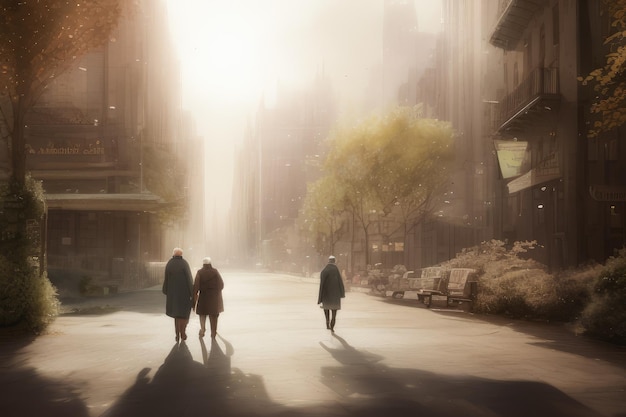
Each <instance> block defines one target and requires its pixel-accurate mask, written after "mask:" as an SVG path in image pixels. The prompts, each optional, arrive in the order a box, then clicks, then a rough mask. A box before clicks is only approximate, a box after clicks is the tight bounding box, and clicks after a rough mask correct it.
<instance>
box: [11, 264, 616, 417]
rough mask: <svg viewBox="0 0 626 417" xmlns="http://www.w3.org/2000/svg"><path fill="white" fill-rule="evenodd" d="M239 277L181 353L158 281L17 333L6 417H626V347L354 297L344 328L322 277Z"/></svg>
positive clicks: (553, 329)
mask: <svg viewBox="0 0 626 417" xmlns="http://www.w3.org/2000/svg"><path fill="white" fill-rule="evenodd" d="M225 280H226V284H227V288H226V290H225V303H226V312H225V313H224V314H223V316H220V329H219V337H218V338H217V339H216V340H215V341H212V340H211V339H210V338H208V337H205V338H204V339H201V338H198V336H197V332H198V322H197V318H195V317H194V316H193V315H192V320H191V322H190V325H189V328H188V334H189V338H188V340H187V341H186V342H185V343H181V344H176V343H175V342H174V337H173V336H174V334H173V323H172V321H171V319H170V318H168V317H166V316H164V314H163V308H164V297H163V295H162V294H161V292H160V287H158V286H156V287H153V288H149V289H146V290H142V291H137V292H133V293H122V294H117V295H115V296H109V297H106V298H102V299H90V300H76V301H75V302H74V303H73V304H71V305H68V307H71V309H75V310H74V311H76V312H77V313H73V314H66V315H62V316H60V317H59V318H58V319H57V320H56V322H55V323H54V324H53V326H52V327H51V328H50V331H49V332H48V333H47V334H45V335H42V336H39V337H37V338H27V339H18V340H11V339H8V340H7V339H3V340H2V342H1V344H0V364H2V365H1V367H0V370H1V372H0V415H2V417H18V416H19V417H21V416H37V417H40V416H42V417H47V416H64V417H65V416H69V417H117V416H120V417H122V416H129V417H141V416H150V417H157V416H164V417H165V416H176V417H179V416H197V415H203V416H241V417H244V416H246V417H247V416H284V417H287V416H302V417H303V416H331V417H335V416H337V417H339V416H342V417H357V416H358V417H361V416H366V417H368V416H372V417H373V416H390V417H396V416H400V417H404V416H406V417H408V416H411V417H414V416H428V417H429V416H433V417H452V416H454V417H458V416H463V417H495V416H506V417H528V416H532V417H544V416H545V417H624V416H626V351H625V350H624V349H620V348H617V347H614V346H610V345H605V344H602V343H597V342H594V341H590V340H587V339H584V338H580V337H576V336H574V335H572V334H571V333H569V332H567V331H565V329H563V328H562V327H559V326H551V325H540V324H536V323H525V322H513V321H509V320H506V319H502V318H497V317H496V318H490V319H489V320H485V319H484V318H478V317H476V316H473V315H470V314H465V313H458V312H457V313H450V312H447V313H444V312H437V311H431V310H428V309H425V308H417V307H410V306H406V305H399V304H395V303H390V302H388V301H387V300H385V299H383V298H380V297H373V296H370V295H367V294H363V293H358V292H354V293H352V292H351V293H349V294H347V297H346V299H345V305H344V308H343V309H342V310H341V312H340V314H339V320H338V326H337V329H336V333H335V334H334V335H333V334H331V333H330V332H329V331H328V330H326V329H325V328H323V320H322V315H321V313H320V311H319V308H317V306H316V305H315V298H316V290H317V287H316V284H317V281H315V282H313V281H312V282H307V281H300V280H298V279H294V278H293V277H291V278H289V277H286V276H280V275H273V274H267V275H263V276H258V274H257V275H245V274H238V275H236V276H235V275H228V274H225ZM98 304H100V305H98ZM71 309H70V310H71Z"/></svg>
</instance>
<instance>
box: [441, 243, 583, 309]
mask: <svg viewBox="0 0 626 417" xmlns="http://www.w3.org/2000/svg"><path fill="white" fill-rule="evenodd" d="M535 245H536V242H534V241H523V242H515V243H513V245H512V246H511V247H510V248H507V246H506V244H505V243H504V242H502V241H499V240H491V241H488V242H483V243H482V244H480V245H478V246H475V247H472V248H469V249H464V250H463V251H462V252H461V253H459V254H458V255H457V256H456V257H455V258H454V259H451V260H450V261H448V262H446V263H444V264H443V266H445V267H448V268H473V269H475V270H477V271H478V275H479V290H478V295H477V299H476V302H475V305H474V311H475V312H477V313H483V314H503V315H507V316H511V317H516V318H527V319H542V320H557V321H571V320H574V319H576V318H578V317H579V316H580V313H581V311H582V309H583V307H584V305H585V304H586V302H587V300H588V299H589V294H590V285H589V283H590V282H591V281H592V279H593V276H594V275H593V274H594V272H593V271H594V270H593V269H592V268H591V269H588V270H586V271H585V272H584V273H583V272H577V273H573V272H572V271H569V272H568V273H563V274H560V275H557V276H553V275H552V274H550V273H549V272H548V271H547V270H546V267H545V265H543V264H541V263H539V262H537V261H535V260H533V259H530V258H527V257H526V253H528V252H529V251H532V250H533V249H534V248H535Z"/></svg>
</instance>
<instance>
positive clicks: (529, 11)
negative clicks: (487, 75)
mask: <svg viewBox="0 0 626 417" xmlns="http://www.w3.org/2000/svg"><path fill="white" fill-rule="evenodd" d="M542 7H545V2H544V1H543V0H501V1H500V13H501V14H500V18H499V19H498V22H497V23H496V26H495V28H494V29H493V31H492V32H491V39H490V40H489V42H491V44H492V45H494V46H495V47H497V48H502V49H505V50H509V51H510V50H513V49H515V47H516V46H517V44H518V42H519V41H520V40H521V39H522V36H523V35H524V31H525V30H526V28H527V27H528V24H529V22H530V20H531V19H532V17H533V15H534V14H535V13H536V12H537V11H538V10H539V9H540V8H542Z"/></svg>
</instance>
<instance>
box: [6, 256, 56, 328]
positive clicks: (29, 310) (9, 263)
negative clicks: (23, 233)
mask: <svg viewBox="0 0 626 417" xmlns="http://www.w3.org/2000/svg"><path fill="white" fill-rule="evenodd" d="M0 288H2V292H0V326H3V327H4V326H13V325H17V324H21V325H24V326H25V327H26V328H27V329H29V330H30V331H32V332H35V333H39V332H41V331H42V330H44V329H45V328H46V327H47V325H48V324H49V323H50V322H51V321H52V320H53V319H54V317H56V316H57V314H58V311H59V302H58V299H57V298H56V295H57V294H56V289H55V288H54V286H53V285H52V284H51V283H50V281H49V280H48V277H47V276H46V274H43V275H41V276H40V275H39V273H38V269H37V267H36V266H35V265H32V264H31V263H30V262H29V261H28V260H24V259H22V260H13V259H8V258H6V257H5V256H3V255H0Z"/></svg>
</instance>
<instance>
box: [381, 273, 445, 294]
mask: <svg viewBox="0 0 626 417" xmlns="http://www.w3.org/2000/svg"><path fill="white" fill-rule="evenodd" d="M416 275H417V273H416V272H415V271H407V272H405V273H404V275H403V276H402V278H400V280H399V283H396V284H395V285H393V286H391V287H390V288H389V289H388V290H387V291H386V292H385V296H387V297H391V298H395V299H397V300H400V299H404V300H417V299H419V296H420V294H422V293H423V292H424V291H426V292H428V291H440V288H442V285H443V280H444V275H445V271H444V270H443V268H441V267H438V266H433V267H428V268H422V270H421V271H420V273H419V277H417V276H416Z"/></svg>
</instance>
